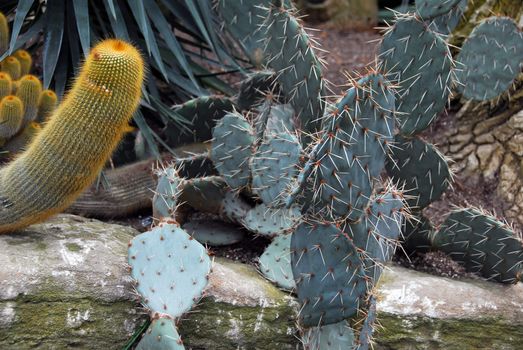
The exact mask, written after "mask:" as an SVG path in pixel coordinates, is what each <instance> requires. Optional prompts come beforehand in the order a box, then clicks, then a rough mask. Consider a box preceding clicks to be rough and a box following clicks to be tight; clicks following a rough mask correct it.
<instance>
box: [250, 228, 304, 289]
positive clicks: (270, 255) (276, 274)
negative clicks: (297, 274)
mask: <svg viewBox="0 0 523 350" xmlns="http://www.w3.org/2000/svg"><path fill="white" fill-rule="evenodd" d="M290 249H291V235H290V234H287V235H285V234H282V235H278V236H276V237H275V238H274V239H273V241H272V242H271V244H269V246H268V247H267V248H265V251H264V252H263V254H262V255H261V256H260V260H259V268H260V271H261V273H262V274H263V275H264V276H265V277H266V278H267V279H268V280H269V281H272V282H274V283H276V285H278V287H280V288H283V289H286V290H292V289H294V287H296V284H295V282H294V278H293V275H292V267H291V250H290Z"/></svg>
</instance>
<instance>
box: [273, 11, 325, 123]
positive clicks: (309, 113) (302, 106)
mask: <svg viewBox="0 0 523 350" xmlns="http://www.w3.org/2000/svg"><path fill="white" fill-rule="evenodd" d="M265 18H266V20H265V23H264V29H265V33H264V34H265V47H264V51H265V52H266V54H267V56H268V58H267V65H268V66H269V68H271V69H272V70H274V71H275V72H276V76H277V78H276V79H277V82H278V84H279V85H280V87H281V91H282V93H283V94H284V95H285V98H286V102H287V103H290V104H291V105H292V107H293V108H294V110H295V111H296V115H297V117H298V120H299V124H298V125H297V127H298V128H299V129H302V130H304V131H306V132H314V131H317V130H319V127H320V123H319V118H320V117H321V116H322V115H323V110H324V107H325V106H324V102H323V101H322V95H323V85H324V83H323V75H322V68H321V64H320V61H319V60H318V58H317V57H316V56H315V54H314V50H313V49H312V46H313V45H312V42H311V40H310V38H309V36H308V34H307V33H306V32H305V30H304V29H303V27H302V25H301V23H300V22H299V21H298V20H297V19H296V17H294V15H293V14H292V11H291V10H289V9H285V8H283V7H277V6H274V5H271V6H270V9H269V13H267V14H266V15H265Z"/></svg>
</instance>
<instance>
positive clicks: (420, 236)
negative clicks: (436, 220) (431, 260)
mask: <svg viewBox="0 0 523 350" xmlns="http://www.w3.org/2000/svg"><path fill="white" fill-rule="evenodd" d="M433 235H434V226H433V225H432V223H431V222H430V220H429V219H427V218H426V217H425V216H423V215H421V213H419V214H418V215H416V216H415V217H414V218H413V219H412V220H409V221H407V222H406V223H405V227H404V228H403V238H402V240H401V249H402V250H403V251H404V252H405V253H406V254H407V255H408V256H414V255H417V254H418V253H427V252H429V251H430V249H431V247H432V243H431V242H430V237H432V236H433Z"/></svg>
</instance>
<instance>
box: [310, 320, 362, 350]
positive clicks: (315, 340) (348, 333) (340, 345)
mask: <svg viewBox="0 0 523 350" xmlns="http://www.w3.org/2000/svg"><path fill="white" fill-rule="evenodd" d="M354 340H355V337H354V331H353V329H352V328H351V326H350V324H349V323H348V322H347V321H341V322H338V323H332V324H328V325H325V326H319V327H312V328H309V329H307V330H305V332H304V334H303V337H302V343H303V347H304V349H307V350H353V349H354V348H355V346H356V345H355V343H354Z"/></svg>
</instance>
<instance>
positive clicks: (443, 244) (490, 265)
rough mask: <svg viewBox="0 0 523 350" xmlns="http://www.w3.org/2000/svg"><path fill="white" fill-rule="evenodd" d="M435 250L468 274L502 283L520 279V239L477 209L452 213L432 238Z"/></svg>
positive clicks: (522, 269)
mask: <svg viewBox="0 0 523 350" xmlns="http://www.w3.org/2000/svg"><path fill="white" fill-rule="evenodd" d="M432 242H433V245H434V246H435V247H437V248H438V249H440V250H442V251H444V252H446V253H447V254H449V255H450V256H451V257H452V258H453V259H454V260H456V261H458V262H461V263H462V264H463V265H464V266H465V268H466V269H467V270H468V271H471V272H475V273H478V274H481V275H482V276H484V277H485V278H487V279H492V280H495V281H498V282H502V283H517V282H518V281H520V280H521V279H522V278H523V240H522V238H521V236H520V235H519V234H517V233H515V232H514V230H513V229H512V228H511V227H510V226H508V225H507V224H506V223H504V222H501V221H499V220H498V219H496V218H495V217H494V216H492V215H489V214H488V213H485V212H483V211H481V210H479V209H472V208H464V209H458V210H455V211H454V212H452V213H451V214H450V215H449V217H448V218H447V220H445V222H444V223H443V224H442V225H441V228H440V230H439V231H438V232H437V233H436V234H435V235H434V236H433V237H432Z"/></svg>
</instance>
